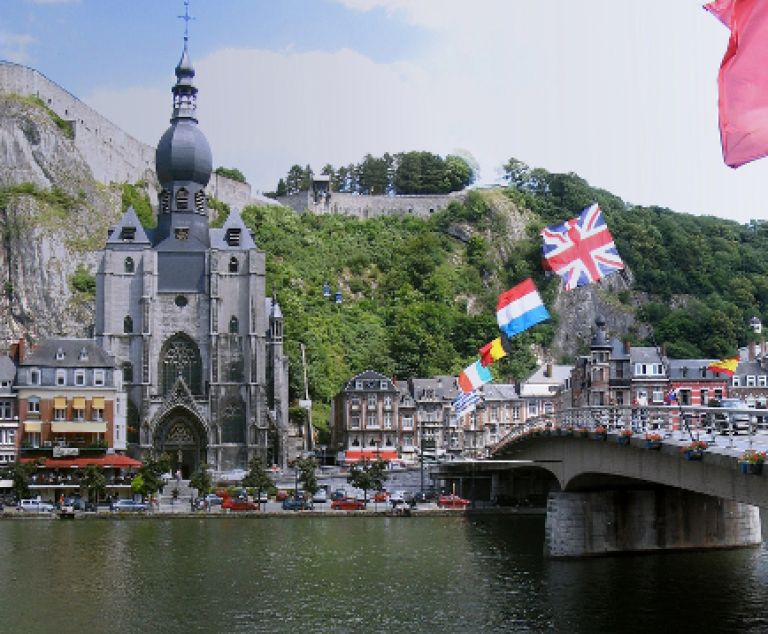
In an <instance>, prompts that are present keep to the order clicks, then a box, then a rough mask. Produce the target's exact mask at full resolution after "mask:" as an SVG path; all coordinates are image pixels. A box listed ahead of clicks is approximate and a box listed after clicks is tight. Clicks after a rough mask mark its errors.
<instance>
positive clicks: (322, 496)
mask: <svg viewBox="0 0 768 634" xmlns="http://www.w3.org/2000/svg"><path fill="white" fill-rule="evenodd" d="M312 501H313V502H315V503H317V504H325V503H326V502H327V501H328V491H326V490H325V489H319V490H318V491H317V492H316V493H315V494H314V495H313V496H312Z"/></svg>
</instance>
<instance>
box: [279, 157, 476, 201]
mask: <svg viewBox="0 0 768 634" xmlns="http://www.w3.org/2000/svg"><path fill="white" fill-rule="evenodd" d="M320 173H321V174H323V175H325V176H330V178H331V189H332V190H333V191H336V192H346V193H358V194H371V195H373V194H389V193H392V194H447V193H449V192H454V191H459V190H461V189H464V188H465V187H466V186H467V185H470V184H471V183H472V182H474V180H475V170H474V168H473V167H472V166H471V165H470V164H469V161H468V160H467V159H466V158H464V157H462V156H455V155H448V156H447V157H446V158H444V159H443V158H442V157H441V156H438V155H437V154H432V153H431V152H401V153H399V154H389V153H388V152H387V153H385V154H384V155H383V156H373V155H371V154H366V155H365V157H363V160H362V161H360V162H359V163H351V164H349V165H346V166H344V165H342V166H341V167H339V168H335V167H333V165H330V164H326V165H324V166H323V168H322V169H321V170H320ZM313 174H314V172H313V170H312V168H311V167H310V166H309V165H307V166H306V167H304V168H302V167H301V165H293V166H292V167H291V169H290V170H288V174H287V176H286V178H285V180H283V179H282V178H281V179H280V181H279V182H278V184H277V191H276V192H275V194H276V195H278V196H281V195H285V194H295V193H297V192H300V191H307V190H308V189H309V185H310V181H311V179H312V175H313ZM281 192H282V193H281Z"/></svg>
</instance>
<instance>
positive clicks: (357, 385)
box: [355, 381, 363, 390]
mask: <svg viewBox="0 0 768 634" xmlns="http://www.w3.org/2000/svg"><path fill="white" fill-rule="evenodd" d="M355 389H356V390H362V389H363V382H362V381H355Z"/></svg>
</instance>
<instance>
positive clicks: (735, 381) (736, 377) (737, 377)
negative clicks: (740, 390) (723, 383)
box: [731, 374, 741, 387]
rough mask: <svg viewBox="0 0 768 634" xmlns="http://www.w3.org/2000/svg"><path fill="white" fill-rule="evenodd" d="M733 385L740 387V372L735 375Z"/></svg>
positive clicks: (732, 380)
mask: <svg viewBox="0 0 768 634" xmlns="http://www.w3.org/2000/svg"><path fill="white" fill-rule="evenodd" d="M731 385H733V387H739V386H740V385H741V377H740V376H739V375H738V374H734V375H733V378H732V379H731Z"/></svg>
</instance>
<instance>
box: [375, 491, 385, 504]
mask: <svg viewBox="0 0 768 634" xmlns="http://www.w3.org/2000/svg"><path fill="white" fill-rule="evenodd" d="M388 499H389V493H387V492H386V491H376V494H375V495H374V496H373V501H374V502H386V501H387V500H388Z"/></svg>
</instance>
